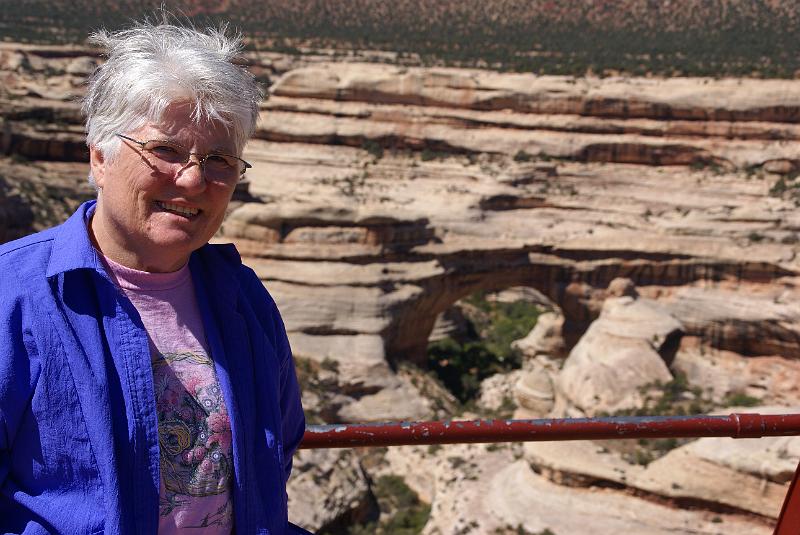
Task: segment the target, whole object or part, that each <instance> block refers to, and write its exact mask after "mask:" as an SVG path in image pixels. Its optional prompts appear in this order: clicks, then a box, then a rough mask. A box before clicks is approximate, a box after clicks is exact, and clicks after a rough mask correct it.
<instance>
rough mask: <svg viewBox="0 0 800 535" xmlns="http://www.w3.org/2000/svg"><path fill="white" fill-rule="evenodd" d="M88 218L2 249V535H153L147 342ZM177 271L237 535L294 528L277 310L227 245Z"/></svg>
mask: <svg viewBox="0 0 800 535" xmlns="http://www.w3.org/2000/svg"><path fill="white" fill-rule="evenodd" d="M93 210H94V201H90V202H87V203H85V204H83V205H82V206H81V207H80V208H79V209H78V211H77V212H76V213H75V214H74V215H73V216H72V217H70V219H69V220H67V221H66V222H65V223H64V224H63V225H60V226H58V227H55V228H52V229H49V230H46V231H44V232H40V233H38V234H34V235H32V236H28V237H26V238H23V239H20V240H17V241H14V242H10V243H7V244H5V245H2V246H0V532H2V533H6V532H10V533H23V532H24V533H26V534H27V533H30V534H34V533H36V534H38V533H67V534H90V533H107V534H141V535H152V534H154V533H156V532H157V526H158V491H159V453H158V430H157V424H156V406H155V395H154V391H153V379H152V370H151V365H150V350H149V347H148V341H147V334H146V333H145V330H144V327H143V325H142V322H141V319H140V318H139V315H138V313H137V312H136V309H135V308H134V307H133V305H132V304H131V303H130V301H129V300H128V299H127V298H125V297H124V296H123V294H122V293H121V292H119V291H117V289H116V288H115V286H114V284H113V283H112V282H111V280H110V279H109V277H108V275H107V274H106V272H105V269H104V268H103V266H102V263H101V262H100V259H99V258H98V255H97V253H96V251H95V249H94V248H93V247H92V244H91V242H90V241H89V236H88V233H87V230H86V222H87V221H88V218H89V216H90V215H91V213H92V211H93ZM189 267H190V269H191V272H192V277H193V280H194V284H195V288H196V293H197V300H198V304H199V307H200V312H201V315H202V317H203V324H204V326H205V330H206V337H207V340H208V343H209V347H210V348H211V353H212V355H213V358H214V361H215V365H216V371H217V375H218V377H219V381H220V384H221V386H222V389H223V393H224V395H225V401H226V403H227V407H228V413H229V414H230V417H231V428H232V435H233V465H234V475H233V483H232V484H233V504H234V526H235V530H236V533H237V534H238V535H244V534H251V533H259V534H260V533H270V534H272V535H280V534H283V533H295V528H293V527H292V526H290V525H289V524H288V520H287V509H286V479H287V478H288V476H289V472H290V470H291V465H292V454H293V453H294V451H295V449H296V447H297V445H298V444H299V442H300V439H301V438H302V435H303V430H304V419H303V412H302V407H301V405H300V394H299V389H298V385H297V379H296V377H295V371H294V364H293V361H292V357H291V353H290V349H289V344H288V341H287V339H286V333H285V330H284V327H283V323H282V321H281V318H280V316H279V314H278V310H277V308H276V306H275V303H274V301H273V300H272V298H271V297H270V296H269V294H268V293H267V291H266V290H265V289H264V287H263V285H262V284H261V282H260V281H259V280H258V278H257V277H256V275H255V274H254V273H253V271H252V270H251V269H250V268H247V267H245V266H243V265H242V263H241V259H240V258H239V255H238V253H237V252H236V249H235V247H234V246H233V245H205V246H204V247H202V248H200V249H199V250H197V251H195V252H194V253H193V254H192V256H191V258H190V260H189Z"/></svg>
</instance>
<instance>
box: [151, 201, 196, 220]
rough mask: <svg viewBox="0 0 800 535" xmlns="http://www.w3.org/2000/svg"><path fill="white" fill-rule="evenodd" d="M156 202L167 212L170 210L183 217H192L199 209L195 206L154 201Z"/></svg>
mask: <svg viewBox="0 0 800 535" xmlns="http://www.w3.org/2000/svg"><path fill="white" fill-rule="evenodd" d="M156 204H157V205H158V206H159V208H161V209H162V210H166V211H167V212H172V213H173V214H178V215H182V216H185V217H194V216H196V215H197V214H199V213H200V210H199V209H197V208H189V207H188V206H180V205H177V204H172V203H169V202H161V201H156Z"/></svg>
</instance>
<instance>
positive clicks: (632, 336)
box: [556, 297, 682, 416]
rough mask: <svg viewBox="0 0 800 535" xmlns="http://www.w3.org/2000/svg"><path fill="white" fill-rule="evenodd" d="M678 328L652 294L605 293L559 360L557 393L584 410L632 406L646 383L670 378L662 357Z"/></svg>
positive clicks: (637, 403)
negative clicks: (587, 323) (582, 331)
mask: <svg viewBox="0 0 800 535" xmlns="http://www.w3.org/2000/svg"><path fill="white" fill-rule="evenodd" d="M681 334H682V326H681V324H680V322H679V321H678V320H676V319H675V318H674V317H673V316H671V315H670V314H669V313H668V312H667V311H666V310H665V309H664V308H663V307H661V306H660V305H658V304H657V303H656V302H654V301H652V300H648V299H633V298H631V297H619V298H611V299H608V300H606V302H605V304H604V305H603V309H602V312H601V313H600V317H599V318H598V319H597V320H596V321H594V322H593V323H592V324H591V326H590V327H589V329H588V330H587V331H586V333H585V334H584V335H583V337H582V338H581V339H580V341H579V342H578V344H577V345H576V346H575V347H574V348H573V349H572V351H571V352H570V355H569V357H567V360H566V361H565V362H564V367H563V368H562V369H561V372H560V373H559V375H558V378H557V380H556V385H557V391H558V394H559V395H560V396H562V397H563V398H564V401H565V402H566V403H567V404H568V405H572V406H574V407H576V408H577V409H578V410H580V411H582V412H583V413H585V414H586V415H589V416H591V415H594V414H597V413H615V412H618V411H621V410H626V409H635V408H638V407H640V406H642V404H643V402H644V395H645V392H644V390H645V388H646V387H648V386H650V385H654V384H656V383H666V382H668V381H670V380H671V379H672V375H671V374H670V372H669V369H668V368H667V364H666V362H665V360H666V359H671V357H672V354H673V352H674V350H675V349H677V342H678V340H679V338H680V336H681ZM673 346H674V347H673ZM662 354H663V355H662Z"/></svg>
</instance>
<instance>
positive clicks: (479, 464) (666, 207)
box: [0, 43, 800, 534]
mask: <svg viewBox="0 0 800 535" xmlns="http://www.w3.org/2000/svg"><path fill="white" fill-rule="evenodd" d="M99 61H101V60H100V58H99V57H98V56H97V55H96V54H95V52H94V51H92V50H89V49H83V48H76V47H65V48H59V47H42V46H33V45H17V44H14V43H2V44H0V80H2V83H0V109H2V123H1V124H0V153H2V158H0V223H1V224H2V227H0V239H2V240H9V239H13V238H16V237H19V236H21V235H24V234H26V233H29V232H32V231H35V230H38V229H40V228H44V227H46V226H48V225H52V224H55V223H57V222H59V221H62V220H63V219H64V218H65V217H66V215H67V214H68V213H70V212H71V210H72V209H74V207H75V206H76V205H77V204H78V203H79V202H81V201H82V200H84V199H86V198H91V197H92V196H93V195H94V191H93V189H92V188H91V186H89V185H88V183H87V181H86V174H87V166H86V163H85V162H86V161H87V153H86V150H85V145H84V139H83V127H82V124H81V117H80V113H79V110H78V105H77V103H76V101H75V98H76V97H78V96H80V94H81V93H82V91H83V80H84V79H85V76H86V75H87V74H88V73H89V72H91V70H92V69H93V68H94V66H95V65H96V64H97V63H98V62H99ZM250 61H251V63H252V66H253V69H254V70H255V71H257V72H259V73H262V74H263V75H264V78H269V79H271V80H274V83H273V84H272V85H271V87H270V88H269V89H270V93H271V97H270V98H269V100H267V101H266V102H265V103H264V105H263V106H262V110H261V120H260V123H259V126H258V130H257V132H256V136H255V139H254V140H253V141H251V143H250V144H249V145H248V147H247V149H246V151H245V155H244V157H245V159H247V160H248V161H250V162H252V163H253V164H254V168H253V169H251V170H250V171H248V178H249V180H248V182H247V183H246V184H242V185H241V186H240V187H239V188H237V192H236V194H235V195H234V200H233V201H232V203H231V206H230V210H229V214H228V217H227V219H226V220H225V222H224V224H223V227H222V229H221V230H220V232H219V234H218V236H216V237H215V240H217V241H225V242H229V241H232V242H234V243H236V245H237V246H238V248H239V250H240V251H241V253H242V255H243V257H244V260H245V262H246V263H248V264H249V265H251V266H252V267H253V268H254V269H255V270H256V272H257V273H258V275H259V277H261V278H262V280H263V281H264V283H265V285H266V286H267V288H268V289H269V290H270V292H271V293H272V294H273V296H274V297H275V299H276V301H277V302H278V305H279V307H280V309H281V311H282V314H283V317H284V320H285V323H286V327H287V330H288V332H289V337H290V340H291V342H292V345H293V349H294V353H295V355H296V357H297V359H298V369H299V370H300V374H301V376H302V377H301V379H303V381H304V383H303V384H304V388H305V390H304V400H305V403H306V405H307V407H308V409H309V415H310V420H311V421H327V422H339V421H346V422H355V421H365V420H394V419H408V420H414V419H426V418H447V417H453V416H456V415H457V414H458V411H459V408H458V403H457V402H456V400H455V399H454V398H453V396H452V395H451V394H450V393H448V392H447V391H445V390H444V389H443V388H442V387H441V385H440V384H439V383H438V382H437V381H436V380H435V379H433V378H431V376H430V375H429V374H426V373H424V371H421V370H419V369H417V368H416V367H415V365H416V366H422V367H424V366H425V365H426V362H427V356H426V348H427V346H428V342H429V338H430V337H431V334H432V333H433V332H434V326H435V325H438V327H437V330H436V332H437V333H438V334H436V335H435V337H441V336H447V335H448V334H447V333H453V332H456V331H457V329H458V328H463V325H461V327H459V325H460V323H459V322H461V323H463V318H461V319H459V317H458V315H457V314H454V313H453V308H452V307H453V305H454V304H456V303H457V302H459V301H460V300H462V299H463V298H465V297H467V296H470V295H471V294H474V293H475V292H479V291H483V292H495V291H501V290H504V289H508V288H527V289H535V290H536V292H537V295H540V296H541V298H540V300H541V302H542V303H543V306H544V307H545V308H547V309H548V313H547V314H545V315H543V316H541V317H540V320H539V321H540V323H539V324H537V326H536V327H535V328H534V330H533V331H532V332H531V333H530V335H529V336H527V337H523V338H522V339H521V340H520V341H519V342H517V343H516V344H515V346H516V347H517V348H518V350H519V351H520V352H521V354H522V355H523V356H522V367H521V369H520V370H518V371H514V372H513V373H511V374H508V375H506V376H503V377H498V378H492V379H491V380H487V381H486V382H485V383H484V385H483V388H482V390H481V392H482V396H483V397H482V398H481V399H480V400H478V403H477V405H476V407H477V409H476V410H483V409H486V410H487V411H490V412H491V411H494V412H492V414H497V411H500V409H501V408H502V407H503V404H504V403H505V400H507V399H511V400H512V401H513V402H514V403H515V405H516V414H517V415H518V416H520V417H544V416H564V415H576V416H578V415H598V414H603V413H607V414H614V413H626V414H632V413H637V411H644V410H649V409H655V408H658V410H659V411H664V412H665V413H670V411H671V410H672V411H673V412H672V413H675V412H676V411H677V408H678V407H680V408H681V410H690V409H691V408H697V409H702V410H703V411H711V410H719V409H720V408H725V407H729V406H731V405H735V403H732V401H736V400H739V401H745V402H746V404H748V405H756V406H758V405H773V406H777V407H778V410H779V409H780V407H791V406H794V405H796V404H798V403H800V387H798V385H800V380H799V379H800V367H799V366H800V365H798V364H797V358H798V357H800V336H799V335H800V333H799V332H798V330H799V329H800V327H799V326H800V321H799V320H800V304H799V303H800V300H798V297H800V287H799V285H798V282H799V281H800V279H798V271H799V270H800V264H799V263H798V257H797V253H798V249H799V248H800V245H798V244H799V243H800V242H799V241H798V238H797V235H796V234H797V229H798V228H800V215H798V213H799V212H798V210H797V202H798V199H800V194H798V192H800V183H798V182H797V181H796V178H795V175H796V173H797V171H798V170H800V159H798V157H797V154H800V150H799V149H800V126H798V125H797V124H796V117H797V116H798V115H797V114H798V112H799V111H800V82H798V81H791V80H785V81H774V80H767V81H755V80H732V79H723V80H712V79H688V78H684V79H667V80H663V79H635V78H613V77H612V78H604V79H599V78H585V79H578V78H571V77H555V76H533V75H524V74H503V73H497V72H490V71H481V70H466V69H464V70H459V69H444V68H431V69H424V68H416V67H397V66H389V65H380V64H366V63H359V62H357V61H350V62H332V61H330V59H329V58H328V59H326V58H324V57H322V56H315V57H299V58H292V57H288V56H279V55H276V54H259V55H255V54H254V55H252V56H251V57H250ZM437 318H440V320H439V322H438V323H437ZM441 318H444V320H447V321H449V322H450V324H449V326H448V323H447V321H444V320H443V319H441ZM667 385H668V386H667ZM665 388H671V389H672V391H670V395H672V396H673V397H670V398H669V402H667V401H665V399H667V398H666V397H665V395H666V393H665ZM698 389H699V390H698ZM658 402H660V404H659V403H658ZM731 410H733V409H731ZM737 410H747V409H737ZM751 410H760V409H759V408H758V407H757V408H755V409H751ZM786 410H787V412H788V411H789V409H786ZM487 414H488V413H487ZM464 416H465V417H472V416H478V414H466V415H464ZM716 440H719V441H720V442H714V443H713V444H712V443H711V442H707V441H705V439H703V440H698V441H696V442H681V443H676V444H668V445H664V444H656V445H654V444H645V445H633V446H632V445H630V444H622V445H605V444H602V443H597V444H595V443H581V444H580V445H578V444H577V443H576V444H570V445H564V444H556V445H552V444H551V445H547V444H544V443H543V444H536V445H531V446H528V447H526V448H522V447H518V446H513V447H505V446H504V447H501V448H498V449H492V448H486V447H485V446H469V447H467V446H452V447H447V448H442V449H440V450H436V449H433V450H430V451H429V450H428V449H426V448H418V449H398V450H394V449H392V450H390V451H389V452H387V453H386V456H385V458H382V460H381V462H378V463H375V462H372V464H370V462H367V460H364V459H363V458H362V457H363V456H362V454H361V453H358V454H356V455H351V456H331V457H329V458H328V457H325V458H320V459H318V460H315V459H316V458H315V457H313V456H311V457H309V456H306V457H302V458H301V461H300V462H298V463H297V468H298V469H297V476H296V480H295V481H293V482H292V485H293V490H291V491H290V495H291V496H293V503H295V504H302V508H303V509H304V511H303V512H302V514H301V512H299V511H298V512H297V513H296V514H295V516H296V517H297V518H298V519H302V522H303V523H305V525H306V527H309V528H313V529H317V528H320V527H323V526H333V525H341V523H342V522H345V523H346V522H356V521H359V522H365V521H367V520H368V519H369V518H370V515H374V514H375V511H376V509H375V503H374V499H375V498H374V496H372V495H371V492H372V489H373V483H374V478H375V477H377V476H378V475H379V474H386V473H393V474H399V475H401V476H403V477H404V478H405V480H406V483H407V484H408V486H409V487H411V488H412V489H413V490H414V491H415V492H416V493H417V494H418V496H419V497H420V499H422V500H423V501H426V502H429V503H431V504H432V507H431V516H430V520H429V522H428V525H427V527H426V528H425V530H424V533H430V534H434V533H441V534H445V533H447V534H449V533H455V532H457V530H458V529H464V528H466V527H467V526H472V525H473V523H475V525H477V526H478V527H477V528H475V527H473V528H470V529H475V530H477V531H475V532H482V533H505V532H508V533H512V532H514V531H512V530H516V529H517V527H518V526H522V528H523V529H526V530H528V531H529V532H532V533H536V532H541V531H543V530H544V529H550V530H551V531H553V532H554V533H578V532H580V531H581V528H580V526H586V525H587V524H586V522H587V521H588V520H587V519H593V522H594V523H593V524H592V526H593V531H592V532H593V533H621V532H624V533H645V532H646V533H675V532H681V531H682V530H683V531H684V532H693V533H718V532H720V531H724V532H725V533H742V534H745V533H762V532H763V533H768V532H769V531H770V529H769V527H768V526H769V523H770V521H771V520H770V519H773V518H774V517H775V516H776V515H777V514H778V512H779V509H780V497H781V493H782V492H784V490H785V488H786V482H787V470H791V467H789V468H787V467H786V466H784V465H787V466H788V465H789V464H793V463H794V464H796V460H797V459H796V455H797V452H796V451H795V450H796V447H795V446H796V445H794V444H793V442H791V443H788V442H787V443H779V444H778V443H775V444H773V442H770V441H764V442H760V441H759V442H758V444H762V445H763V447H764V448H766V449H765V450H764V451H762V450H758V451H755V450H754V451H750V450H748V451H747V452H744V453H743V452H742V451H739V450H737V449H736V448H735V447H733V446H731V445H730V444H729V443H728V442H725V441H724V440H723V439H716ZM717 444H718V445H719V446H717ZM737 444H738V442H737ZM754 447H755V446H754ZM756 449H758V448H756ZM767 450H769V451H767ZM776 451H777V452H778V453H774V452H776ZM776 455H777V457H776ZM748 457H749V458H752V459H756V458H757V459H760V461H759V462H760V463H761V464H759V467H761V466H763V467H764V468H763V470H762V469H761V468H754V465H753V463H752V462H749V463H748V462H747V461H746V460H745V459H746V458H748ZM452 459H462V460H463V461H464V462H462V461H453V460H452ZM786 459H789V460H788V461H787V460H786ZM465 463H466V464H465ZM473 464H474V467H473V466H472V465H473ZM313 470H318V471H319V470H322V472H319V473H318V472H313ZM309 474H310V475H309ZM314 474H316V475H314ZM623 476H624V477H623ZM315 478H316V479H315ZM322 479H326V481H329V482H331V483H330V485H332V486H329V487H324V486H321V483H320V481H321V480H322ZM709 482H713V483H709ZM717 483H718V485H717ZM317 484H319V485H320V487H319V488H320V489H323V488H324V489H329V490H330V497H331V498H330V500H328V501H324V502H322V501H319V500H311V504H309V502H308V500H306V501H303V500H305V499H306V498H307V497H308V496H314V494H311V491H310V490H308V489H309V488H310V487H309V486H314V485H317ZM326 484H328V483H326ZM676 485H677V487H676ZM715 489H717V490H715ZM734 489H739V490H740V492H739V491H737V490H734ZM325 492H327V491H324V490H323V491H322V493H323V494H325ZM322 503H325V504H328V505H325V506H323V505H321V504H322ZM687 504H689V505H690V506H691V507H690V508H685V506H686V505H687ZM296 507H301V506H300V505H297V506H296ZM309 508H312V509H313V508H316V509H313V510H309ZM566 509H569V510H570V511H572V512H573V513H574V514H570V515H565V514H563V511H564V510H566ZM553 511H561V512H559V513H558V514H554V513H553ZM631 511H633V512H634V513H631ZM298 521H300V520H298ZM493 530H494V531H493ZM498 530H499V531H498ZM503 530H507V531H503Z"/></svg>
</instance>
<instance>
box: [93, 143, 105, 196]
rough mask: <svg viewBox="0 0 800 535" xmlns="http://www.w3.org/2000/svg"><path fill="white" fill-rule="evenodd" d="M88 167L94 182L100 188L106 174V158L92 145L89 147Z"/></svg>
mask: <svg viewBox="0 0 800 535" xmlns="http://www.w3.org/2000/svg"><path fill="white" fill-rule="evenodd" d="M89 168H90V169H91V170H92V178H94V183H95V184H96V185H97V187H98V188H100V189H102V188H103V182H104V181H105V175H106V159H105V156H103V153H102V151H101V150H100V149H99V148H97V147H96V146H94V145H91V146H90V147H89Z"/></svg>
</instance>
